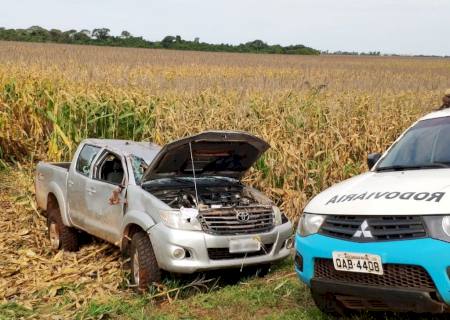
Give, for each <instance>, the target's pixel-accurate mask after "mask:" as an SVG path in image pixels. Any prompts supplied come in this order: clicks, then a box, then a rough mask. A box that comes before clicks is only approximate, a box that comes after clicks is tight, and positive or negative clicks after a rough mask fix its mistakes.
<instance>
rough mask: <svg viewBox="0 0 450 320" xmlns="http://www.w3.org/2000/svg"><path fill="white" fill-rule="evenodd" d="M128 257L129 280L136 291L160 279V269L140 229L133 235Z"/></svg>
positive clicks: (141, 290) (144, 234)
mask: <svg viewBox="0 0 450 320" xmlns="http://www.w3.org/2000/svg"><path fill="white" fill-rule="evenodd" d="M130 258H131V282H132V283H133V284H134V285H135V289H136V291H138V292H143V291H145V290H147V289H148V287H149V286H151V285H152V284H153V283H154V282H159V281H160V280H161V270H160V269H159V267H158V262H157V261H156V256H155V253H154V252H153V247H152V243H151V242H150V238H149V236H148V234H147V233H146V232H143V231H140V232H137V233H135V234H134V235H133V238H132V239H131V248H130Z"/></svg>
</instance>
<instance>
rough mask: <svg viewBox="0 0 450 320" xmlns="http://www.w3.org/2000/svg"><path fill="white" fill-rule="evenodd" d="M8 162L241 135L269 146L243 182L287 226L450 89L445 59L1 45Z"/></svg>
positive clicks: (1, 142) (0, 140) (1, 152)
mask: <svg viewBox="0 0 450 320" xmlns="http://www.w3.org/2000/svg"><path fill="white" fill-rule="evenodd" d="M0 61H1V63H0V88H1V91H0V107H1V109H0V112H1V113H0V159H1V161H2V164H3V165H5V164H6V163H11V162H20V163H22V164H23V163H35V162H36V161H38V160H51V161H60V160H68V159H70V158H71V156H72V154H73V152H74V150H75V148H76V146H77V144H78V143H79V142H80V141H81V140H82V139H84V138H86V137H99V138H116V139H132V140H148V141H153V142H155V143H158V144H164V143H167V142H169V141H171V140H172V139H176V138H180V137H183V136H186V135H190V134H193V133H197V132H200V131H202V130H206V129H238V130H245V131H249V132H251V133H253V134H256V135H258V136H260V137H262V138H263V139H265V140H267V141H268V142H269V143H270V144H271V146H272V148H271V150H270V151H269V152H268V153H267V154H266V155H265V156H264V157H263V158H261V159H260V160H259V162H258V163H257V165H256V166H255V168H254V170H252V171H251V172H249V174H248V176H247V178H246V179H247V180H248V181H249V182H250V183H252V184H255V185H256V186H258V187H259V188H261V189H263V190H264V191H265V192H267V193H269V195H271V196H272V197H274V198H275V199H276V201H277V202H278V203H279V204H281V205H282V207H283V209H284V210H285V211H286V212H287V214H288V216H289V217H290V218H294V219H295V218H296V217H297V216H298V214H299V212H300V211H301V209H302V207H303V206H304V205H305V202H306V201H307V199H308V198H310V197H311V196H312V195H314V194H315V193H317V192H318V191H320V190H322V189H323V188H325V187H327V186H328V185H330V184H331V183H334V182H336V181H339V180H342V179H344V178H347V177H349V176H352V175H355V174H357V173H359V172H360V171H363V170H365V158H366V154H367V153H368V152H370V151H382V150H384V149H385V148H386V147H387V146H388V145H389V144H390V143H391V142H392V141H393V139H394V138H395V137H396V136H397V135H398V134H399V133H400V132H401V131H402V130H403V129H405V127H407V126H408V125H409V124H410V123H411V121H413V120H414V119H416V118H417V117H418V116H420V115H422V114H423V113H425V112H427V111H429V110H431V109H433V108H435V107H436V106H437V105H438V103H439V95H440V94H442V91H443V90H444V89H445V88H447V87H450V72H449V71H450V61H449V60H448V59H425V58H423V59H408V58H383V57H381V58H369V57H368V58H362V57H335V56H329V57H326V56H323V57H299V56H288V57H286V56H264V55H251V54H224V53H195V52H173V51H158V50H141V49H119V48H96V47H83V46H65V45H50V44H47V45H36V44H21V43H13V42H11V43H7V42H3V43H1V45H0Z"/></svg>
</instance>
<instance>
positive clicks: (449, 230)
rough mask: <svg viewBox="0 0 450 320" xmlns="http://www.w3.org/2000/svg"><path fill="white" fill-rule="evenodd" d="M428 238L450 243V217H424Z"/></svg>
mask: <svg viewBox="0 0 450 320" xmlns="http://www.w3.org/2000/svg"><path fill="white" fill-rule="evenodd" d="M423 220H424V221H425V224H426V226H427V228H426V229H427V231H428V236H429V237H430V238H433V239H437V240H442V241H446V242H450V216H424V217H423Z"/></svg>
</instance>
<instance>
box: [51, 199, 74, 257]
mask: <svg viewBox="0 0 450 320" xmlns="http://www.w3.org/2000/svg"><path fill="white" fill-rule="evenodd" d="M47 228H48V237H49V240H50V245H51V247H52V249H53V250H60V249H62V250H65V251H77V250H78V248H79V244H78V232H77V230H76V229H74V228H71V227H68V226H66V225H65V224H64V223H63V222H62V218H61V213H60V210H59V207H56V208H53V209H51V210H50V211H49V212H48V215H47Z"/></svg>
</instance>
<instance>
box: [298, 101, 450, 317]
mask: <svg viewBox="0 0 450 320" xmlns="http://www.w3.org/2000/svg"><path fill="white" fill-rule="evenodd" d="M367 162H368V165H369V169H370V170H369V171H368V172H366V173H363V174H361V175H358V176H355V177H353V178H351V179H348V180H345V181H343V182H341V183H338V184H336V185H334V186H332V187H330V188H328V189H326V190H325V191H323V192H321V193H320V194H318V195H317V196H315V197H314V198H313V199H312V200H311V201H310V202H309V203H308V205H307V206H306V207H305V209H304V213H303V215H302V217H301V218H300V221H299V225H298V228H297V234H296V240H295V247H296V256H295V269H296V272H297V273H298V276H299V277H300V279H301V280H302V281H303V282H304V283H306V284H307V285H308V286H309V287H310V289H311V294H312V297H313V300H314V302H315V303H316V305H317V306H318V308H319V309H320V310H321V311H323V312H325V313H328V314H345V313H346V312H347V311H351V310H369V311H394V312H403V311H405V312H419V313H447V312H449V311H450V110H449V109H447V110H442V111H437V112H433V113H430V114H428V115H427V116H425V117H423V118H421V119H420V120H419V121H417V122H416V123H414V124H413V125H412V126H411V127H410V128H409V129H408V130H406V131H405V132H404V133H403V134H402V135H401V136H400V137H399V138H398V139H397V140H396V141H395V143H394V144H393V145H392V146H391V147H390V148H389V149H388V150H387V151H386V152H385V153H384V154H370V155H369V157H368V159H367Z"/></svg>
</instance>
